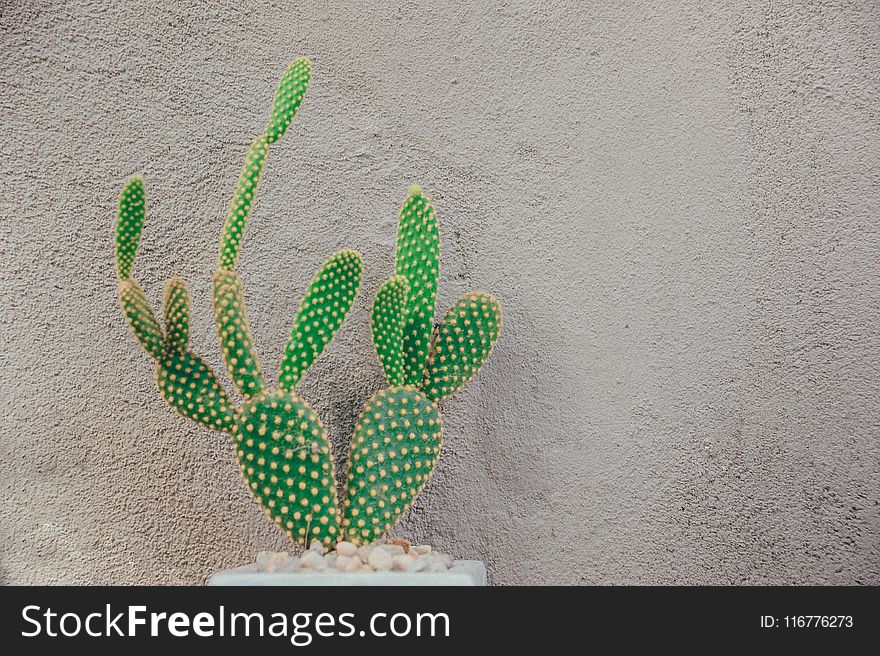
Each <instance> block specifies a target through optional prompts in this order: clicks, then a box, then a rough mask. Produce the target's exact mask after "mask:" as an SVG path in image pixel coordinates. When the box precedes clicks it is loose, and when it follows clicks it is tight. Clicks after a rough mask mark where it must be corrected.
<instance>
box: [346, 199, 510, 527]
mask: <svg viewBox="0 0 880 656" xmlns="http://www.w3.org/2000/svg"><path fill="white" fill-rule="evenodd" d="M439 258H440V238H439V231H438V227H437V218H436V212H435V210H434V206H433V205H432V204H431V203H430V202H429V201H428V199H427V198H426V197H425V195H424V194H423V193H422V191H421V189H420V188H419V187H418V186H413V187H411V188H410V190H409V195H408V196H407V198H406V200H405V201H404V203H403V208H402V209H401V212H400V223H399V227H398V232H397V261H396V266H395V269H396V273H397V275H395V276H393V277H391V278H390V279H389V280H388V281H386V282H385V284H383V285H382V286H381V287H380V288H379V291H378V293H377V294H376V299H375V301H374V302H373V317H372V323H373V343H374V345H375V347H376V353H377V355H378V356H379V361H380V363H381V365H382V369H383V371H384V373H385V378H386V380H387V381H388V385H389V387H388V388H387V389H385V390H382V391H381V392H378V393H377V394H375V395H374V396H373V397H372V398H371V399H370V400H369V401H368V402H367V404H366V405H365V406H364V409H363V411H362V412H361V415H360V417H359V419H358V421H357V424H356V425H355V429H354V435H353V437H352V441H351V447H350V452H349V471H348V476H347V479H346V489H345V493H344V495H343V511H344V513H343V514H344V518H343V521H342V530H343V535H344V536H345V537H346V539H348V540H350V541H352V542H354V543H356V544H363V543H369V542H372V541H373V540H376V539H378V538H381V537H382V536H383V535H384V534H385V533H387V532H388V531H390V530H391V529H392V528H393V527H394V525H395V524H396V523H397V521H398V519H399V518H400V517H401V515H403V513H404V512H405V511H406V510H407V508H409V507H410V505H412V503H413V501H414V500H415V498H416V496H418V494H419V493H420V492H421V491H422V490H423V489H424V487H425V484H426V483H427V482H428V479H429V478H430V476H431V472H432V471H433V470H434V465H435V464H436V462H437V458H438V457H439V456H440V449H441V447H442V445H443V422H442V420H441V418H440V413H439V410H438V408H437V405H436V403H437V402H440V401H442V400H444V399H446V398H447V397H449V396H451V395H452V394H454V393H455V392H456V391H458V390H459V389H460V388H461V387H462V386H463V385H464V384H465V383H466V382H467V381H468V380H470V379H471V378H472V377H473V376H474V374H475V373H476V372H477V370H478V369H479V368H480V367H481V366H482V364H483V362H485V360H486V358H488V357H489V353H490V352H491V351H492V347H493V346H494V345H495V342H496V341H497V340H498V335H499V334H500V332H501V304H500V303H499V302H498V300H497V299H495V297H494V296H492V295H490V294H487V293H485V292H471V293H468V294H465V295H464V296H462V297H461V299H459V301H458V302H457V303H456V304H455V305H453V306H452V307H451V308H450V309H449V310H448V311H447V313H446V314H445V315H444V317H443V320H442V321H441V323H440V325H439V326H438V327H437V329H436V331H434V335H433V338H432V337H431V328H432V323H433V319H434V300H435V297H436V294H437V276H438V262H439Z"/></svg>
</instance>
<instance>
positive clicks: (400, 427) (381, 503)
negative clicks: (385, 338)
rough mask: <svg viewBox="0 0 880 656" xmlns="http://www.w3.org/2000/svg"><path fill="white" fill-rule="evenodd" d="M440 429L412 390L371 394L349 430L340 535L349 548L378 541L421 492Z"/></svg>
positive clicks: (426, 402)
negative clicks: (341, 533) (353, 544)
mask: <svg viewBox="0 0 880 656" xmlns="http://www.w3.org/2000/svg"><path fill="white" fill-rule="evenodd" d="M442 443H443V425H442V422H441V420H440V414H439V413H438V412H437V408H436V406H435V405H434V404H433V403H432V402H431V400H430V399H428V398H427V397H426V396H425V395H424V394H422V393H421V392H420V391H419V390H417V389H416V388H415V387H412V386H407V387H392V388H389V389H386V390H382V391H381V392H378V393H377V394H375V395H374V396H373V397H372V398H371V399H370V400H369V401H368V402H367V404H366V405H365V406H364V409H363V412H362V413H361V416H360V418H359V419H358V422H357V424H356V425H355V430H354V437H353V438H352V443H351V453H350V455H349V472H348V482H347V489H346V493H345V498H344V509H345V519H344V520H343V533H344V535H345V537H346V539H348V540H350V541H352V542H355V543H360V544H363V543H368V542H372V541H373V540H375V539H377V538H379V537H381V536H382V535H383V534H384V533H386V532H387V531H389V530H390V529H391V528H392V527H393V526H394V524H395V523H396V522H397V520H398V518H399V517H400V516H401V514H402V513H403V512H404V511H405V510H406V509H407V508H409V506H410V504H411V503H412V501H413V499H415V497H416V495H418V493H419V492H421V491H422V488H424V487H425V484H426V483H427V481H428V478H429V477H430V475H431V471H432V470H433V467H434V463H435V462H436V461H437V457H438V456H439V455H440V447H441V446H442Z"/></svg>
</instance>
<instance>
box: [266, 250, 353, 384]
mask: <svg viewBox="0 0 880 656" xmlns="http://www.w3.org/2000/svg"><path fill="white" fill-rule="evenodd" d="M362 270H363V260H362V258H361V255H360V253H358V252H357V251H352V250H344V251H339V252H338V253H336V254H334V255H332V256H331V257H330V259H328V260H327V261H326V262H325V263H324V264H323V265H322V266H321V268H320V269H318V272H317V273H316V274H315V277H314V278H313V279H312V282H311V284H309V288H308V290H307V291H306V295H305V298H303V300H302V303H300V306H299V313H298V314H297V316H296V319H295V320H294V323H293V330H292V331H291V333H290V340H289V341H288V342H287V348H286V349H285V351H284V360H283V361H282V363H281V374H280V376H279V386H280V387H281V389H285V390H292V389H293V388H294V387H296V384H297V383H298V382H299V380H300V378H302V376H303V374H304V373H305V372H306V370H307V369H308V368H309V367H310V366H311V365H312V363H313V362H314V361H315V359H316V358H317V357H318V356H319V355H320V354H321V352H322V351H323V350H324V347H325V346H327V344H328V343H329V342H330V340H331V339H333V336H334V335H335V334H336V331H337V330H339V327H340V326H341V325H342V322H343V321H344V320H345V317H346V315H348V311H349V310H350V309H351V305H352V303H353V302H354V298H355V296H356V295H357V291H358V287H360V284H361V272H362Z"/></svg>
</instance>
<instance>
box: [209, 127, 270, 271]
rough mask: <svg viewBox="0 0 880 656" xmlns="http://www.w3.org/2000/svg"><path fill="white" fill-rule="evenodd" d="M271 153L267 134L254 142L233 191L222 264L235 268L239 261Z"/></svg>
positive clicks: (222, 239)
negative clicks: (239, 254) (258, 189)
mask: <svg viewBox="0 0 880 656" xmlns="http://www.w3.org/2000/svg"><path fill="white" fill-rule="evenodd" d="M268 155H269V147H268V145H267V143H266V135H264V134H263V135H260V136H259V137H257V138H256V139H254V142H253V143H252V144H251V147H250V149H249V150H248V154H247V157H246V158H245V161H244V166H243V167H242V169H241V173H240V174H239V176H238V182H237V183H236V185H235V192H233V194H232V202H230V204H229V211H228V212H227V213H226V223H225V225H224V227H223V237H222V238H221V240H220V256H219V262H220V267H221V268H223V269H232V268H234V267H235V263H236V261H237V260H238V252H239V251H240V250H241V242H242V239H244V231H245V228H246V227H247V220H248V215H249V214H250V212H251V206H252V205H253V202H254V196H256V194H257V187H258V186H259V184H260V176H261V175H262V173H263V165H264V164H265V162H266V157H267V156H268Z"/></svg>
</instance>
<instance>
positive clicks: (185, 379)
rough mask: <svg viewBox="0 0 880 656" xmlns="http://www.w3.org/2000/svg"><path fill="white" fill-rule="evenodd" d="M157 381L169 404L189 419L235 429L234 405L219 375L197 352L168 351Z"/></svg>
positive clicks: (202, 423) (206, 424)
mask: <svg viewBox="0 0 880 656" xmlns="http://www.w3.org/2000/svg"><path fill="white" fill-rule="evenodd" d="M156 384H157V385H158V387H159V392H161V394H162V396H163V397H164V399H165V400H166V401H167V402H168V404H169V405H170V406H171V407H173V408H174V409H175V410H177V411H178V412H179V413H180V414H182V415H183V416H184V417H186V418H187V419H192V420H193V421H195V422H197V423H199V424H201V425H203V426H207V427H208V428H211V429H213V430H217V431H223V432H224V433H231V432H232V429H233V423H234V420H235V407H234V406H233V405H232V401H231V400H230V398H229V395H228V394H227V393H226V390H224V389H223V387H221V385H220V381H218V380H217V376H215V375H214V372H213V371H211V368H210V367H209V366H208V365H207V364H206V363H205V361H204V360H202V359H201V358H200V357H199V356H197V355H196V354H194V353H190V352H189V351H184V352H182V353H169V354H167V355H166V356H165V357H163V358H162V359H161V360H160V361H159V364H158V366H157V367H156Z"/></svg>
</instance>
